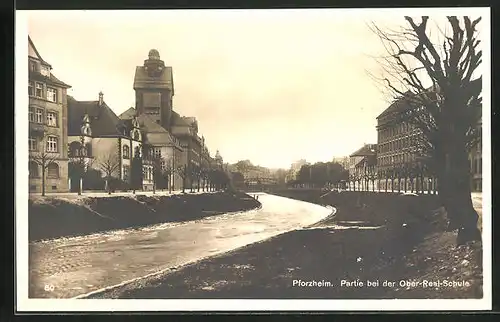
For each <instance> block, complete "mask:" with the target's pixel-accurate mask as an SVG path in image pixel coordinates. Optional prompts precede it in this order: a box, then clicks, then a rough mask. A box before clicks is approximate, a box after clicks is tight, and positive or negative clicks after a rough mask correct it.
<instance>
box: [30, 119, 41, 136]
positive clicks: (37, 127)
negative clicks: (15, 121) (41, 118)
mask: <svg viewBox="0 0 500 322" xmlns="http://www.w3.org/2000/svg"><path fill="white" fill-rule="evenodd" d="M29 131H30V134H35V135H42V136H43V135H44V133H45V126H44V125H43V124H40V123H32V122H30V130H29Z"/></svg>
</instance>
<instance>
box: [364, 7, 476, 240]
mask: <svg viewBox="0 0 500 322" xmlns="http://www.w3.org/2000/svg"><path fill="white" fill-rule="evenodd" d="M405 20H406V23H407V25H406V27H402V28H401V30H397V31H394V30H382V29H381V28H379V27H378V26H376V25H375V24H373V25H372V30H373V31H374V32H375V33H376V34H377V35H378V36H379V37H380V39H381V41H382V43H383V44H384V46H385V49H386V51H387V53H388V56H387V57H384V58H383V59H381V60H380V63H381V66H382V68H383V70H384V75H383V77H382V78H381V80H383V82H384V84H385V86H386V88H387V89H388V90H389V91H390V92H391V93H392V94H393V96H394V97H396V98H397V99H398V100H399V101H401V102H403V104H402V105H403V107H402V109H401V112H400V113H398V117H400V118H401V119H403V120H405V121H407V122H409V123H410V124H412V125H413V126H415V127H416V128H417V129H418V130H419V132H420V133H421V134H422V135H421V137H420V141H419V145H418V147H419V153H421V154H423V155H427V156H428V157H429V160H432V166H431V167H432V168H433V170H434V171H435V174H436V176H437V178H438V183H439V186H438V192H439V198H440V200H441V202H442V204H443V206H444V207H445V209H446V211H447V214H448V217H449V219H450V229H458V236H457V244H463V243H465V242H468V241H474V240H481V234H480V232H479V230H478V227H477V220H478V215H477V213H476V211H475V210H474V208H473V205H472V199H471V187H470V181H469V162H468V151H469V149H470V148H471V147H472V146H475V145H476V144H477V142H478V141H479V139H480V129H479V128H478V123H479V121H480V119H481V107H482V99H481V97H480V96H481V89H482V85H481V82H482V77H476V76H475V72H476V70H477V68H478V67H479V66H480V64H481V61H482V50H481V49H479V48H478V46H479V44H480V40H479V35H478V32H477V29H476V26H477V24H478V23H479V22H480V21H481V18H477V19H474V20H471V18H470V17H467V16H465V17H460V18H459V17H456V16H449V17H447V20H446V21H445V22H444V23H443V24H442V26H441V27H440V26H438V29H439V31H440V33H441V36H442V40H439V43H438V42H436V41H435V40H434V38H433V37H431V32H430V30H429V27H428V22H429V17H427V16H423V17H421V20H420V22H417V21H415V20H414V19H413V18H411V17H405Z"/></svg>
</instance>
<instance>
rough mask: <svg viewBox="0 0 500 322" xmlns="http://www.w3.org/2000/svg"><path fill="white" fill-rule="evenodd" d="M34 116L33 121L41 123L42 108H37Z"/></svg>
mask: <svg viewBox="0 0 500 322" xmlns="http://www.w3.org/2000/svg"><path fill="white" fill-rule="evenodd" d="M35 116H36V117H35V122H37V123H43V109H41V108H37V109H36V115H35Z"/></svg>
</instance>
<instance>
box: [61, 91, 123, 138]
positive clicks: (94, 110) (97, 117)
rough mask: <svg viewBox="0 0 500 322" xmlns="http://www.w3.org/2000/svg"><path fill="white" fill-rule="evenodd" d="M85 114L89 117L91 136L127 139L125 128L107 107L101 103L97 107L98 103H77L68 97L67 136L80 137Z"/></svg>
mask: <svg viewBox="0 0 500 322" xmlns="http://www.w3.org/2000/svg"><path fill="white" fill-rule="evenodd" d="M85 114H88V115H89V117H90V127H91V128H92V136H94V137H100V136H104V137H105V136H121V137H127V135H125V133H124V129H125V126H124V124H123V122H122V120H120V118H118V116H117V115H116V114H115V112H113V110H112V109H111V108H109V106H108V105H107V104H106V103H105V102H103V104H102V105H101V106H99V101H77V100H76V99H74V98H73V97H72V96H70V95H68V135H69V136H72V135H80V134H81V132H80V127H81V126H82V120H83V117H84V116H85Z"/></svg>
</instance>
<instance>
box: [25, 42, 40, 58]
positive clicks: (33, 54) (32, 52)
mask: <svg viewBox="0 0 500 322" xmlns="http://www.w3.org/2000/svg"><path fill="white" fill-rule="evenodd" d="M28 56H30V57H33V58H37V59H40V60H41V58H40V56H39V55H38V53H37V52H36V50H35V48H34V47H33V44H32V43H31V41H29V42H28Z"/></svg>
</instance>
